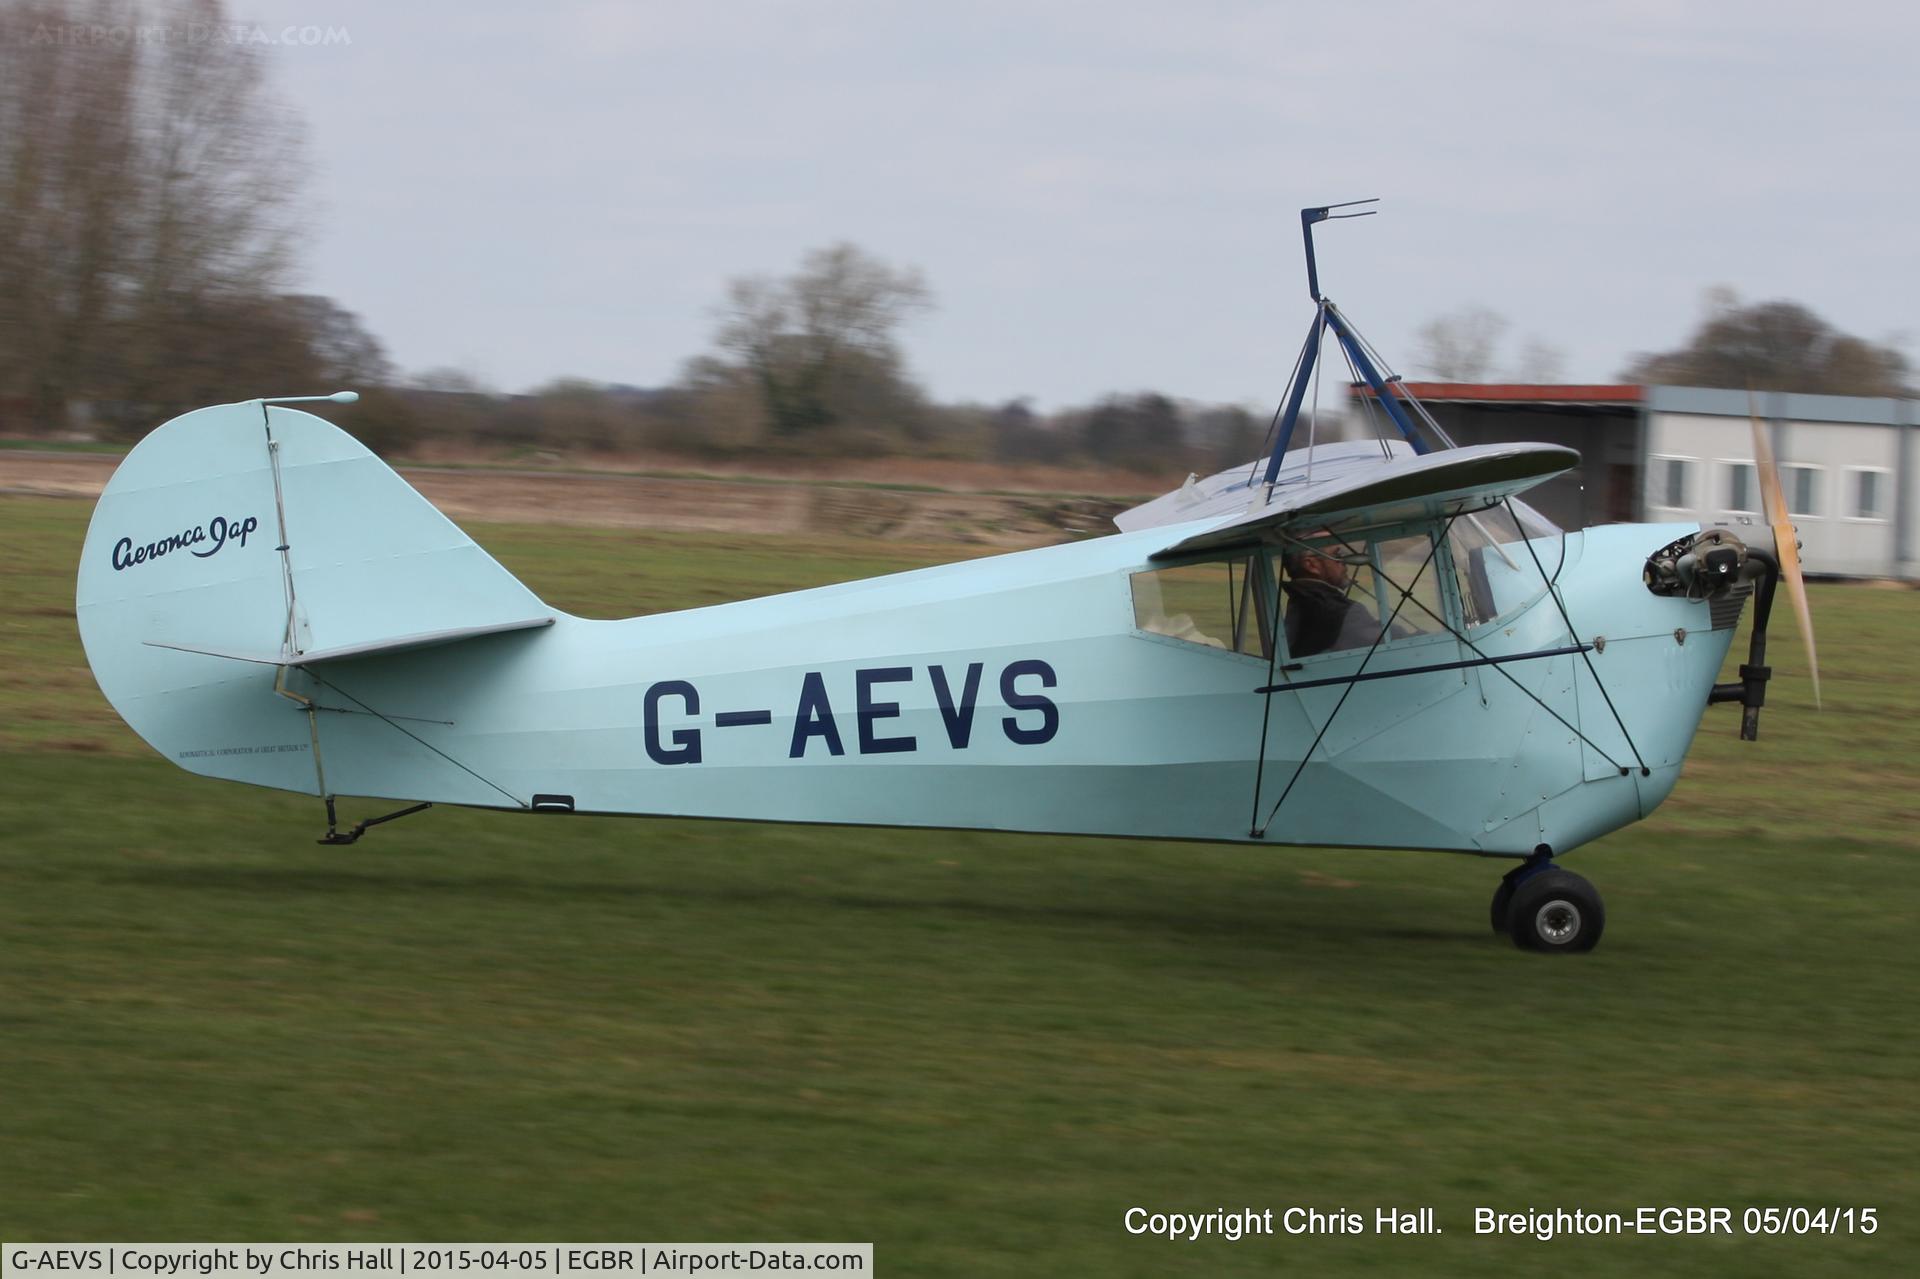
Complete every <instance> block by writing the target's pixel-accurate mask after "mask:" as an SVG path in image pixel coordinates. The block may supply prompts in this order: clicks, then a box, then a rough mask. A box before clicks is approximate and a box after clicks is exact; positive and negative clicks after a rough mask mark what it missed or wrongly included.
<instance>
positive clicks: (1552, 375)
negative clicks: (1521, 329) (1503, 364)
mask: <svg viewBox="0 0 1920 1279" xmlns="http://www.w3.org/2000/svg"><path fill="white" fill-rule="evenodd" d="M1566 369H1567V354H1566V352H1565V351H1562V350H1561V349H1560V348H1559V347H1557V346H1555V345H1554V344H1553V343H1551V342H1546V341H1542V340H1541V339H1540V338H1534V337H1530V338H1528V339H1527V340H1526V341H1525V342H1524V343H1522V344H1521V347H1520V357H1519V360H1518V361H1517V362H1516V363H1515V364H1514V368H1513V380H1514V381H1516V382H1526V383H1530V384H1532V385H1535V386H1544V385H1548V384H1551V383H1554V382H1558V381H1560V380H1561V379H1562V378H1564V377H1565V376H1566V375H1567V374H1566Z"/></svg>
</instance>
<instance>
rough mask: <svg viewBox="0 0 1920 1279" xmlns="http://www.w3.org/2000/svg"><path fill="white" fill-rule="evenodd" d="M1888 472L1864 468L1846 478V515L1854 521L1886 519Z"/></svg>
mask: <svg viewBox="0 0 1920 1279" xmlns="http://www.w3.org/2000/svg"><path fill="white" fill-rule="evenodd" d="M1889 474H1890V472H1887V471H1882V470H1869V469H1867V468H1865V467H1862V468H1859V469H1856V470H1853V471H1850V472H1849V473H1848V476H1847V498H1848V502H1847V514H1848V515H1849V516H1851V517H1852V518H1854V519H1856V520H1884V519H1886V518H1887V478H1888V476H1889Z"/></svg>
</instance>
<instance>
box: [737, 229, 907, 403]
mask: <svg viewBox="0 0 1920 1279" xmlns="http://www.w3.org/2000/svg"><path fill="white" fill-rule="evenodd" d="M931 306H932V297H931V295H930V294H929V293H928V291H927V286H926V283H925V281H924V280H922V279H921V276H920V273H919V272H918V271H914V270H912V269H900V268H895V267H891V266H888V265H887V264H886V263H884V262H881V261H879V260H878V259H876V258H873V257H870V256H869V255H867V254H866V253H864V252H862V251H861V250H860V249H858V248H856V247H854V246H853V245H851V244H836V245H833V246H832V247H830V248H825V249H816V250H814V251H813V252H811V253H809V254H807V256H806V258H805V260H804V261H803V262H802V263H801V267H800V270H799V271H798V272H796V273H795V274H794V275H791V276H788V277H785V278H782V279H770V278H768V277H765V276H754V277H748V278H744V279H738V280H735V281H733V283H732V285H731V286H730V287H729V290H728V305H727V309H726V312H725V318H724V319H723V321H722V323H721V326H720V330H719V333H718V335H717V341H718V344H719V346H720V348H721V350H723V351H725V352H726V353H727V354H728V355H730V356H731V357H733V359H734V361H736V362H737V367H738V368H739V369H740V370H741V371H742V372H743V374H744V375H745V376H746V378H747V379H748V380H749V381H750V382H751V384H752V385H753V387H754V388H755V390H756V391H757V392H758V395H759V398H760V402H761V405H762V409H763V411H764V413H765V415H766V423H767V427H768V430H769V431H770V433H771V434H772V435H773V436H774V437H775V438H780V439H792V438H795V437H798V436H803V435H809V434H816V433H818V432H821V431H823V430H826V429H829V428H834V427H848V426H852V427H863V426H864V427H867V428H869V429H872V428H876V427H884V426H887V425H894V426H905V425H907V423H905V422H903V421H901V420H900V419H901V418H902V417H903V416H910V415H911V411H912V409H913V408H914V407H915V405H916V404H917V402H918V399H919V396H918V392H917V391H916V390H915V389H914V388H913V387H912V385H911V384H910V383H909V382H908V380H907V377H906V373H905V361H904V359H903V357H902V355H901V352H900V348H899V344H898V340H897V336H896V335H897V333H898V331H899V329H900V326H901V325H902V324H903V323H905V322H906V321H907V320H908V319H909V318H911V317H912V316H913V315H915V314H917V313H918V312H921V311H924V310H927V309H928V308H930V307H931Z"/></svg>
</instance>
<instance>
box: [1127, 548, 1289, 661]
mask: <svg viewBox="0 0 1920 1279" xmlns="http://www.w3.org/2000/svg"><path fill="white" fill-rule="evenodd" d="M1262 559H1263V557H1262V556H1258V555H1249V556H1244V557H1242V558H1238V559H1231V560H1215V561H1212V562H1211V563H1206V564H1183V565H1181V566H1180V567H1178V568H1162V569H1149V570H1147V571H1146V572H1143V573H1135V574H1134V575H1133V624H1134V625H1135V626H1137V627H1139V628H1140V629H1141V630H1143V631H1146V632H1147V633H1148V634H1150V635H1165V636H1168V637H1169V638H1172V639H1177V640H1185V641H1187V642H1188V643H1190V644H1203V645H1206V646H1207V647H1209V648H1218V649H1225V650H1226V651H1228V652H1234V653H1245V654H1248V655H1249V656H1252V657H1265V656H1266V655H1267V645H1266V638H1265V629H1266V625H1267V622H1266V618H1265V617H1264V616H1262V609H1261V606H1260V600H1261V597H1262V594H1263V592H1262V591H1261V590H1260V589H1259V586H1260V576H1259V575H1260V573H1261V572H1262V571H1263V570H1262V568H1261V563H1262Z"/></svg>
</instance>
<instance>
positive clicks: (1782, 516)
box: [1747, 386, 1820, 710]
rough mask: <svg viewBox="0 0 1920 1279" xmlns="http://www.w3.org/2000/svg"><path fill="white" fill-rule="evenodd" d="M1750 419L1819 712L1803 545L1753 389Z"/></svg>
mask: <svg viewBox="0 0 1920 1279" xmlns="http://www.w3.org/2000/svg"><path fill="white" fill-rule="evenodd" d="M1747 416H1748V418H1749V419H1750V420H1751V421H1752V423H1753V465H1754V470H1755V471H1756V472H1758V473H1759V476H1760V500H1761V504H1762V505H1763V507H1764V508H1765V514H1766V519H1767V524H1768V525H1769V526H1770V527H1771V528H1772V529H1773V544H1774V554H1775V555H1777V556H1778V557H1779V560H1780V576H1781V577H1782V578H1784V579H1785V580H1786V583H1787V597H1788V598H1789V599H1791V600H1792V601H1793V615H1794V616H1795V617H1796V618H1798V619H1799V622H1800V639H1801V642H1802V643H1804V644H1805V645H1806V646H1807V671H1808V673H1809V674H1811V675H1812V676H1813V706H1814V709H1815V710H1818V709H1820V662H1819V660H1818V659H1817V658H1816V657H1815V656H1814V653H1813V613H1812V611H1811V610H1810V609H1809V608H1808V607H1807V583H1806V579H1805V578H1803V577H1802V576H1801V575H1800V543H1799V542H1798V541H1797V540H1796V539H1795V535H1794V531H1793V524H1792V522H1791V521H1790V520H1789V519H1788V518H1787V499H1786V495H1785V494H1784V493H1783V492H1782V491H1781V489H1780V472H1779V470H1778V469H1777V468H1776V467H1775V466H1774V464H1773V448H1772V446H1771V445H1770V444H1769V443H1768V442H1767V433H1766V431H1765V429H1764V428H1762V427H1761V425H1760V410H1759V408H1758V407H1757V406H1756V404H1755V403H1754V397H1753V388H1752V387H1751V386H1749V387H1748V388H1747Z"/></svg>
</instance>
